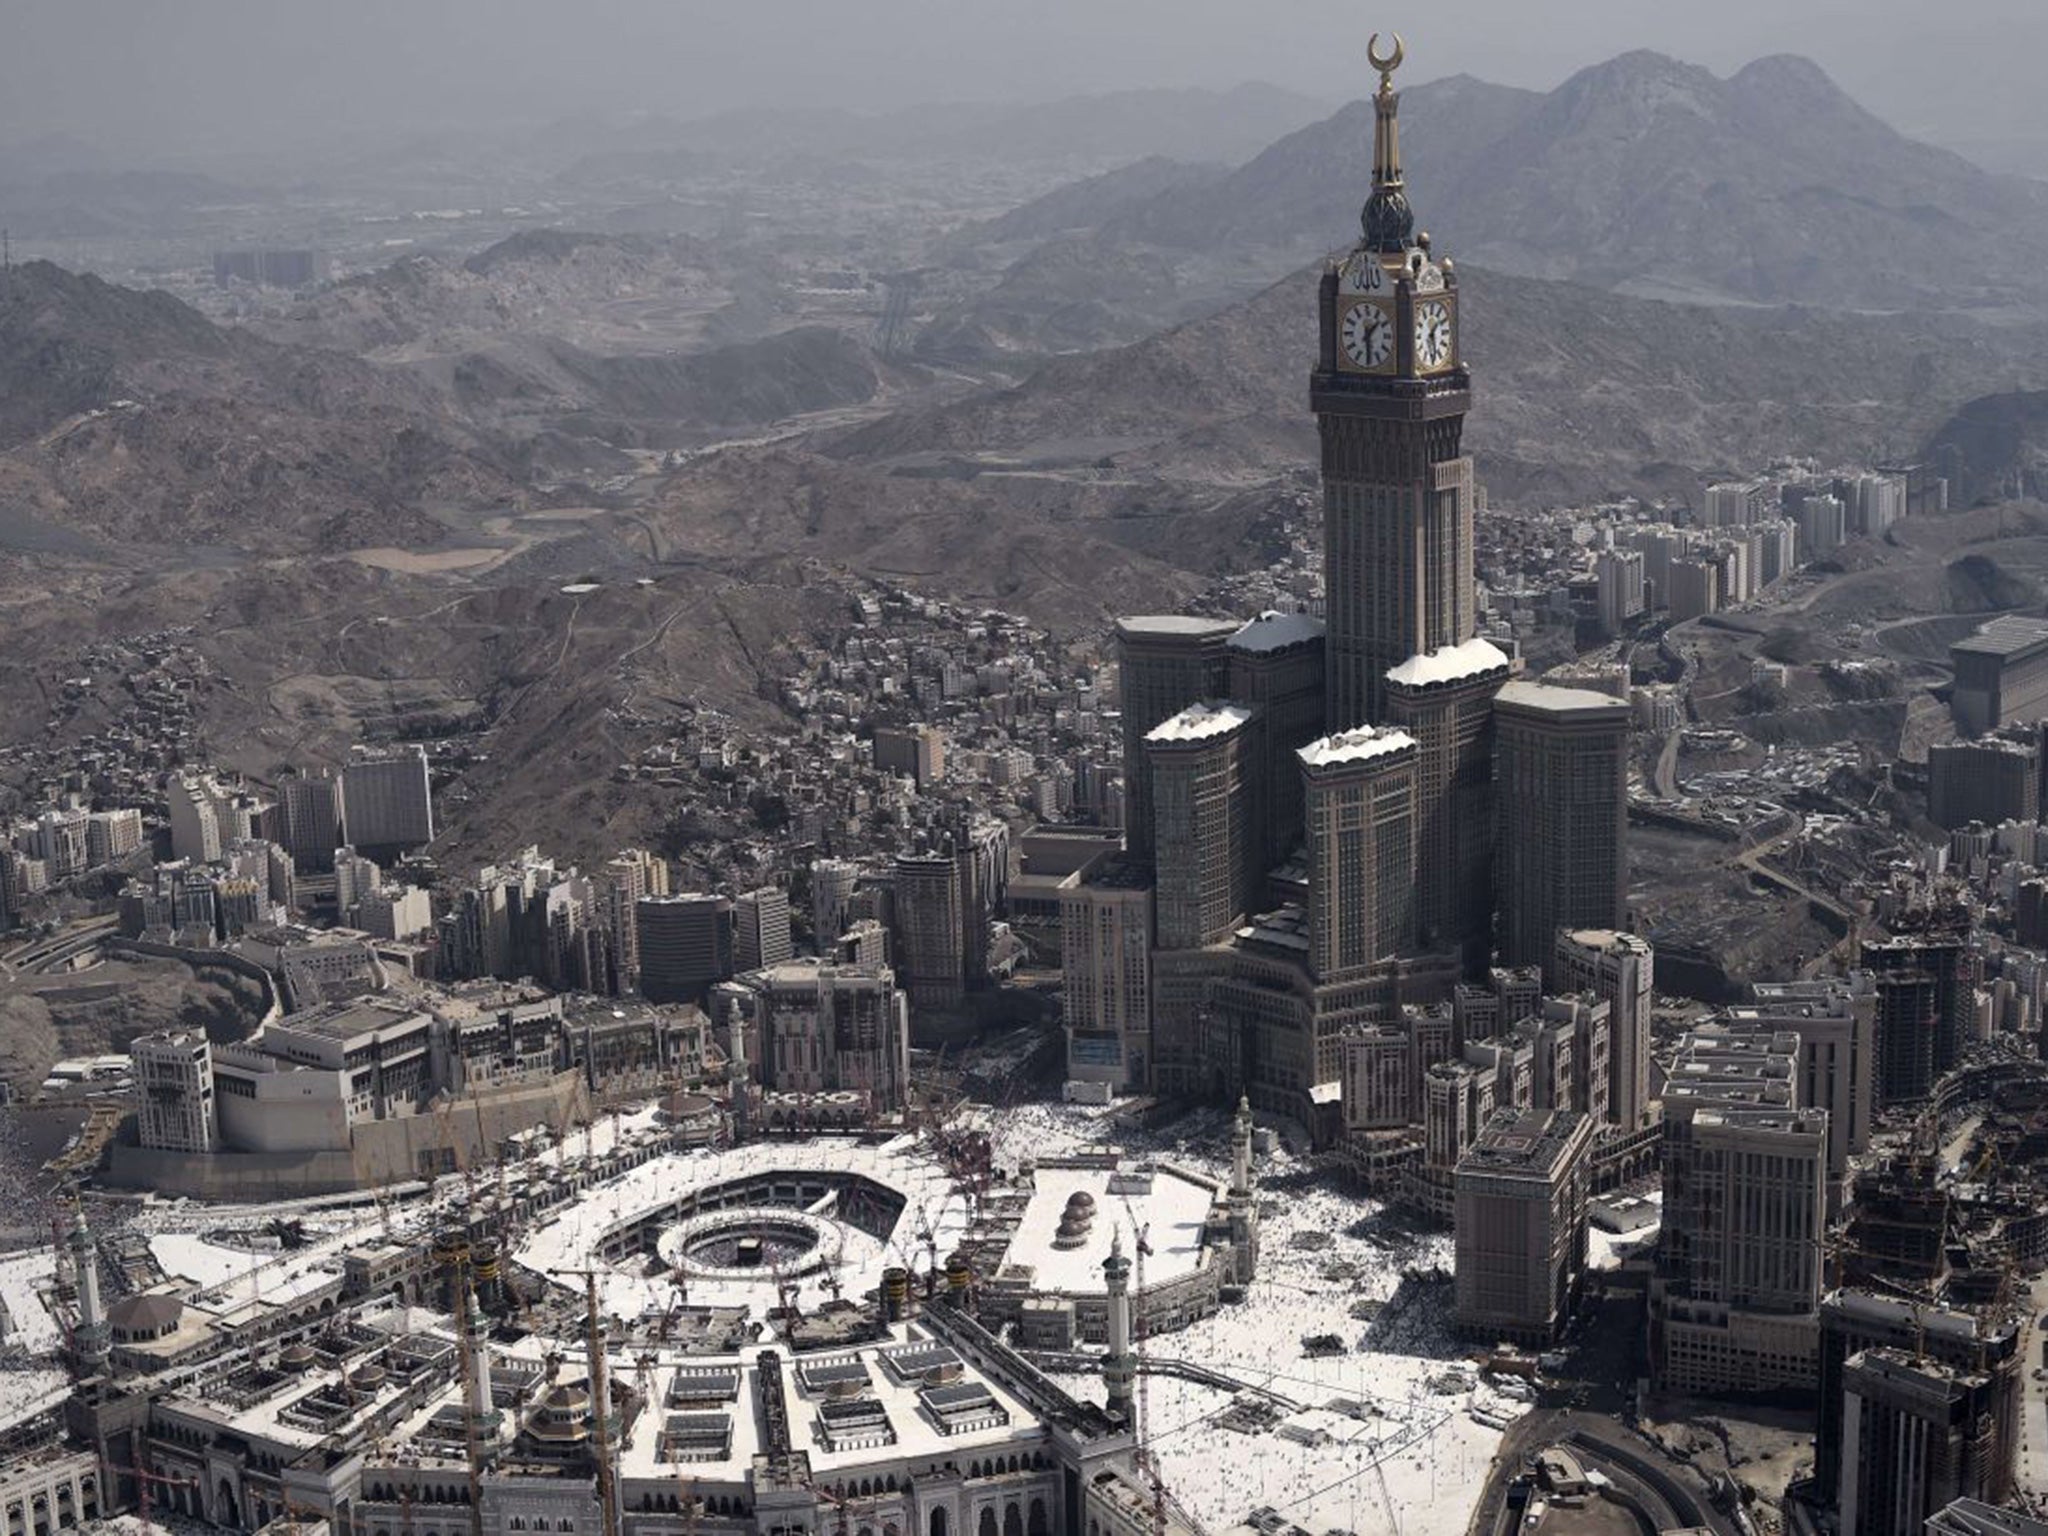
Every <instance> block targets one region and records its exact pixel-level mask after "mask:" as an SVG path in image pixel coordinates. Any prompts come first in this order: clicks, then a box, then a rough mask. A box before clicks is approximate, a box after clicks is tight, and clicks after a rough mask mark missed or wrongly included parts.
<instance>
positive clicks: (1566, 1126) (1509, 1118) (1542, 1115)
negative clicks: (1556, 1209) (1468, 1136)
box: [1458, 1109, 1586, 1178]
mask: <svg viewBox="0 0 2048 1536" xmlns="http://www.w3.org/2000/svg"><path fill="white" fill-rule="evenodd" d="M1585 1123H1586V1117H1585V1116H1584V1115H1582V1114H1580V1113H1579V1112H1578V1111H1577V1110H1573V1109H1523V1110H1514V1109H1503V1110H1500V1111H1498V1112H1496V1113H1495V1115H1494V1117H1493V1118H1492V1119H1491V1120H1489V1121H1487V1123H1486V1127H1485V1129H1484V1130H1482V1131H1481V1132H1480V1133H1479V1139H1478V1140H1477V1141H1475V1142H1473V1143H1472V1145H1471V1147H1470V1148H1469V1149H1468V1150H1467V1151H1466V1153H1465V1155H1464V1156H1463V1157H1462V1158H1460V1159H1459V1160H1458V1172H1459V1173H1461V1174H1463V1173H1466V1172H1468V1171H1469V1172H1473V1173H1488V1174H1500V1173H1505V1174H1530V1175H1536V1176H1539V1177H1544V1178H1548V1177H1550V1176H1551V1175H1552V1174H1554V1173H1555V1172H1556V1170H1557V1168H1558V1165H1559V1164H1560V1163H1561V1162H1562V1161H1563V1159H1564V1157H1565V1154H1566V1153H1567V1152H1568V1151H1569V1150H1570V1148H1571V1145H1572V1143H1573V1141H1574V1140H1575V1139H1577V1138H1578V1137H1579V1134H1580V1132H1581V1130H1582V1129H1583V1127H1584V1126H1585Z"/></svg>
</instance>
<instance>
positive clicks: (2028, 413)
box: [1922, 389, 2048, 506]
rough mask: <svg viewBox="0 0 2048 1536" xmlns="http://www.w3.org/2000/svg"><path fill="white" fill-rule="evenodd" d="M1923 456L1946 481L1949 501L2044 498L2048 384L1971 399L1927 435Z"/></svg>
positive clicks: (2047, 483) (2047, 467)
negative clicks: (2037, 387) (2047, 385)
mask: <svg viewBox="0 0 2048 1536" xmlns="http://www.w3.org/2000/svg"><path fill="white" fill-rule="evenodd" d="M1922 457H1923V458H1924V459H1925V460H1926V461H1927V462H1928V463H1929V464H1931V465H1932V466H1933V467H1934V469H1935V471H1936V472H1937V473H1938V474H1942V475H1946V476H1947V477H1948V482H1949V502H1950V504H1951V505H1954V506H1969V505H1971V504H1972V503H1974V502H1978V501H1987V500H1988V501H2017V500H2021V499H2031V500H2035V501H2048V390H2042V389H2033V390H2007V391H2003V392H2001V393H1998V394H1994V395H1983V396H1980V397H1979V398H1977V399H1975V400H1971V401H1969V402H1968V403H1967V404H1965V405H1964V406H1963V407H1962V409H1960V410H1959V411H1957V412H1956V413H1955V415H1953V416H1951V417H1950V418H1949V419H1948V420H1947V421H1945V422H1943V423H1942V424H1941V426H1940V427H1939V428H1938V429H1937V430H1936V431H1935V433H1934V435H1933V436H1932V437H1930V438H1929V439H1928V440H1927V446H1926V449H1925V450H1924V452H1923V454H1922Z"/></svg>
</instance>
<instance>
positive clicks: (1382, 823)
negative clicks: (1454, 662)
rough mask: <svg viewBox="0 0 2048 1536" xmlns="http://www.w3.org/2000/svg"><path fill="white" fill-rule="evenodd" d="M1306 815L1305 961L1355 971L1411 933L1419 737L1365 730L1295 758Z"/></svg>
mask: <svg viewBox="0 0 2048 1536" xmlns="http://www.w3.org/2000/svg"><path fill="white" fill-rule="evenodd" d="M1297 755H1298V757H1299V759H1300V765H1301V776H1302V780H1303V785H1304V800H1305V806H1306V814H1307V833H1308V866H1309V874H1308V880H1309V963H1310V965H1311V966H1312V967H1313V969H1314V971H1315V974H1316V977H1317V979H1318V980H1320V981H1341V980H1345V979H1348V978H1350V977H1353V976H1357V975H1360V974H1362V973H1364V972H1365V971H1367V970H1369V969H1370V968H1371V967H1372V966H1373V965H1374V964H1375V963H1376V962H1378V961H1381V960H1385V959H1388V958H1390V957H1391V956H1393V955H1395V954H1397V953H1400V952H1403V951H1405V950H1406V949H1407V947H1408V946H1409V944H1410V942H1411V941H1412V939H1413V937H1414V933H1415V881H1416V868H1415V851H1416V850H1415V774H1416V763H1417V754H1416V748H1415V738H1414V737H1412V736H1410V735H1409V734H1408V733H1407V732H1405V731H1396V730H1376V729H1374V728H1373V727H1372V726H1361V727H1359V728H1358V729H1357V730H1351V731H1342V732H1339V733H1338V734H1336V735H1334V736H1325V737H1323V738H1322V739H1321V740H1320V741H1314V742H1311V743H1309V745H1307V746H1305V747H1303V748H1302V749H1301V751H1300V753H1299V754H1297Z"/></svg>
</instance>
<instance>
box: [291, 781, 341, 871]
mask: <svg viewBox="0 0 2048 1536" xmlns="http://www.w3.org/2000/svg"><path fill="white" fill-rule="evenodd" d="M280 787H281V788H282V790H283V792H284V845H285V847H286V848H287V849H289V850H290V852H291V856H292V861H293V862H294V863H295V864H297V865H298V867H299V870H300V872H301V873H305V874H311V873H313V872H315V871H317V870H325V869H330V868H332V867H333V865H334V850H335V849H337V848H339V847H341V846H342V844H343V842H344V841H345V840H346V838H347V831H346V829H345V827H344V826H343V820H344V816H343V809H344V808H343V802H342V788H341V780H340V779H338V778H336V777H335V776H334V775H333V774H331V773H319V774H303V773H299V774H292V775H291V776H289V777H288V778H286V779H285V780H284V781H283V783H282V785H281V786H280Z"/></svg>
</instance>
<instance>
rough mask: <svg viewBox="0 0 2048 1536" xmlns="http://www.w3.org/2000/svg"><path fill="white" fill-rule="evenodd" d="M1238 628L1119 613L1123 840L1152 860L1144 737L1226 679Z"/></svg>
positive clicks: (1137, 855)
mask: <svg viewBox="0 0 2048 1536" xmlns="http://www.w3.org/2000/svg"><path fill="white" fill-rule="evenodd" d="M1238 628H1239V626H1238V625H1236V624H1233V623H1231V622H1230V621H1229V620H1227V619H1196V618H1184V617H1182V616H1180V615H1177V614H1162V615H1141V616H1137V617H1133V618H1125V619H1118V620H1117V623H1116V657H1117V677H1118V693H1119V697H1120V701H1121V705H1122V711H1123V737H1124V846H1125V847H1126V848H1127V849H1128V850H1129V851H1130V853H1131V855H1132V857H1133V858H1136V859H1138V860H1139V861H1141V862H1146V863H1149V862H1150V860H1151V858H1152V794H1151V785H1152V780H1151V764H1150V762H1149V760H1148V759H1147V757H1146V753H1145V738H1146V736H1147V735H1149V734H1150V733H1151V731H1152V730H1153V728H1154V727H1155V726H1157V725H1158V724H1159V723H1160V722H1161V721H1163V720H1165V719H1167V718H1168V717H1169V716H1171V715H1176V714H1178V713H1180V711H1182V710H1183V709H1186V708H1187V707H1188V706H1189V705H1190V704H1193V703H1196V702H1198V701H1199V700H1202V699H1213V698H1215V697H1216V696H1217V695H1218V694H1219V693H1221V692H1222V691H1223V688H1224V686H1225V684H1226V683H1227V681H1228V679H1229V653H1228V651H1227V650H1226V649H1225V646H1226V643H1227V642H1228V641H1229V639H1230V637H1231V636H1232V635H1234V634H1236V633H1237V631H1238Z"/></svg>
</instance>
